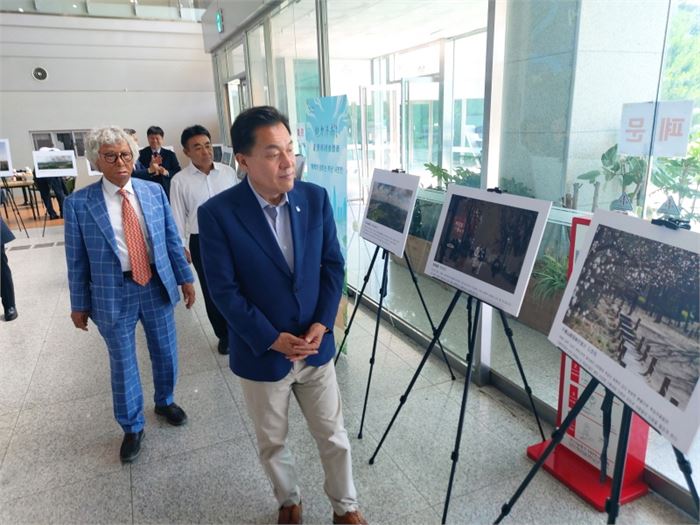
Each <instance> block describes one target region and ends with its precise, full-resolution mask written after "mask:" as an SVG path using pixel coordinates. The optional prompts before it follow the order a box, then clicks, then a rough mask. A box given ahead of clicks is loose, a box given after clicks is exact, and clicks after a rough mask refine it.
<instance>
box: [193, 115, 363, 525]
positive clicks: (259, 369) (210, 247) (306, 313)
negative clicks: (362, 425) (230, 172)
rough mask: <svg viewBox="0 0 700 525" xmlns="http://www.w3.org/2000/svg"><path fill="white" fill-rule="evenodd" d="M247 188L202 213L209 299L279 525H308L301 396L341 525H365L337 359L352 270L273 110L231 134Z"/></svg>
mask: <svg viewBox="0 0 700 525" xmlns="http://www.w3.org/2000/svg"><path fill="white" fill-rule="evenodd" d="M231 140H232V145H233V150H234V152H235V154H236V160H237V161H238V163H239V165H240V166H241V167H242V169H244V170H245V171H246V173H247V177H246V179H245V180H244V181H243V182H241V183H240V184H238V185H237V186H234V187H233V188H231V189H228V190H225V191H223V192H221V193H219V194H218V195H216V196H214V197H212V198H211V199H210V200H208V201H207V202H206V203H204V204H203V205H201V206H200V207H199V213H198V219H199V242H200V250H201V255H202V261H203V266H204V271H205V273H206V276H207V280H208V282H209V289H210V291H211V295H212V299H213V300H214V302H215V303H216V306H217V308H218V309H219V311H220V312H221V314H222V315H223V316H224V318H225V319H226V322H227V325H228V332H229V351H230V358H229V359H230V366H231V369H232V370H233V372H234V373H235V374H236V375H238V376H239V377H240V378H241V386H242V389H243V394H244V396H245V401H246V406H247V408H248V413H249V415H250V417H251V419H252V421H253V425H254V427H255V433H256V436H257V440H258V450H259V455H260V461H261V463H262V465H263V467H264V469H265V471H266V473H267V475H268V476H269V478H270V480H271V481H272V485H273V488H274V493H275V497H276V498H277V501H278V503H279V514H278V523H301V520H302V508H301V495H300V492H299V483H298V477H297V473H296V471H295V467H294V460H293V458H292V455H291V452H290V451H289V449H288V447H287V444H286V438H287V429H288V419H287V418H288V408H289V401H290V398H291V396H292V394H294V396H295V398H296V399H297V401H298V403H299V405H300V407H301V409H302V411H303V413H304V416H305V417H306V420H307V423H308V427H309V430H310V431H311V434H312V435H313V436H314V438H315V440H316V444H317V447H318V450H319V453H320V456H321V461H322V463H323V467H324V471H325V473H326V482H325V485H324V488H325V490H326V494H327V495H328V497H329V499H330V500H331V504H332V506H333V522H334V523H366V522H365V520H364V518H363V516H362V514H361V513H360V511H359V509H358V503H357V494H356V491H355V485H354V482H353V478H352V461H351V457H350V442H349V440H348V436H347V432H346V430H345V427H344V423H343V415H342V414H343V412H342V403H341V399H340V392H339V389H338V384H337V381H336V376H335V368H334V366H333V363H332V357H333V355H334V354H335V343H334V340H333V332H332V327H333V324H334V321H335V316H336V312H337V310H338V304H339V301H340V297H341V292H342V286H343V276H344V261H343V257H342V255H341V252H340V245H339V243H338V238H337V234H336V228H335V222H334V220H333V212H332V209H331V205H330V202H329V199H328V194H327V193H326V191H325V190H324V189H323V188H321V187H319V186H316V185H314V184H309V183H305V182H301V181H296V182H295V159H294V148H293V145H292V138H291V134H290V129H289V122H288V120H287V118H286V117H285V116H284V115H281V114H280V113H279V112H278V111H277V110H276V109H275V108H272V107H269V106H263V107H255V108H251V109H249V110H246V111H244V112H243V113H241V114H240V115H239V116H238V117H237V118H236V121H235V122H234V123H233V126H232V127H231Z"/></svg>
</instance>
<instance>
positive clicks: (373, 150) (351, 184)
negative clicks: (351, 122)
mask: <svg viewBox="0 0 700 525" xmlns="http://www.w3.org/2000/svg"><path fill="white" fill-rule="evenodd" d="M360 128H361V129H360V137H361V141H362V142H361V149H362V163H361V165H362V167H363V173H362V174H360V173H359V172H357V170H356V173H354V174H353V173H352V171H349V173H348V188H349V191H350V192H353V191H356V188H361V187H362V186H365V185H368V184H369V183H370V180H371V179H372V172H373V171H374V168H381V169H385V170H392V169H397V168H402V169H405V168H404V162H403V160H402V158H401V151H402V148H401V84H400V83H398V82H397V83H392V84H386V85H376V86H365V87H361V88H360ZM353 175H354V177H356V180H353ZM362 191H363V190H362V189H360V192H362ZM362 196H363V194H362V193H361V194H360V195H354V197H355V198H357V197H360V198H361V197H362ZM349 197H350V198H352V197H353V195H349Z"/></svg>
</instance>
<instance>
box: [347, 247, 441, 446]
mask: <svg viewBox="0 0 700 525" xmlns="http://www.w3.org/2000/svg"><path fill="white" fill-rule="evenodd" d="M380 249H381V250H382V259H383V260H384V267H383V270H382V282H381V287H380V289H379V305H378V307H377V316H376V322H375V326H374V341H373V342H372V355H371V357H370V359H369V374H368V375H367V389H366V391H365V400H364V403H363V407H362V419H361V420H360V431H359V433H358V435H357V438H358V439H362V430H363V428H364V424H365V414H366V412H367V401H368V399H369V390H370V386H371V383H372V372H373V370H374V361H375V356H376V352H377V341H378V339H379V323H380V321H381V317H382V309H383V307H384V297H386V294H387V283H388V269H389V251H388V250H387V249H386V248H380V247H379V246H377V247H376V248H375V250H374V255H372V260H371V262H370V263H369V268H368V269H367V273H366V274H365V276H364V278H363V283H362V288H361V289H360V293H359V294H358V296H357V298H356V299H355V308H354V309H353V311H352V315H351V316H350V322H349V323H348V326H347V327H346V328H345V335H344V336H343V340H342V342H341V343H340V346H339V347H338V353H337V355H336V357H335V362H336V363H337V362H338V359H339V358H340V354H341V352H342V350H343V347H344V346H345V341H346V340H347V337H348V334H349V333H350V328H351V327H352V323H353V321H354V320H355V314H356V313H357V309H358V308H359V306H360V302H361V301H362V297H363V296H364V293H365V288H366V287H367V283H368V282H369V278H370V275H372V269H373V268H374V263H375V262H376V260H377V255H379V250H380ZM404 260H405V261H406V266H407V267H408V271H409V272H410V274H411V280H412V281H413V284H414V285H415V287H416V291H417V292H418V297H419V298H420V302H421V304H422V305H423V310H424V311H425V315H426V317H427V318H428V322H429V323H430V327H431V329H432V330H433V336H434V337H436V338H437V340H438V344H439V345H440V349H441V350H442V356H443V359H444V360H445V364H446V365H447V369H448V370H449V372H450V376H451V377H452V380H453V381H454V379H455V375H454V373H453V372H452V367H451V366H450V361H449V359H448V358H447V354H446V353H445V349H444V348H443V346H442V343H440V342H439V335H438V336H435V334H436V332H437V329H436V328H435V325H434V324H433V319H432V317H431V316H430V312H429V311H428V305H427V304H426V303H425V299H424V298H423V293H422V292H421V290H420V286H418V278H417V277H416V274H415V273H414V272H413V267H412V266H411V261H410V260H409V258H408V255H407V254H406V253H405V252H404Z"/></svg>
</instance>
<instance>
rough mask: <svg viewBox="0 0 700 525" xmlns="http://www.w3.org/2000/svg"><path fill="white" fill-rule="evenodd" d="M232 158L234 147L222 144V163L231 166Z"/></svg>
mask: <svg viewBox="0 0 700 525" xmlns="http://www.w3.org/2000/svg"><path fill="white" fill-rule="evenodd" d="M232 160H233V148H229V147H228V146H221V161H220V162H221V164H226V165H227V166H230V165H231V161H232ZM215 162H216V161H215Z"/></svg>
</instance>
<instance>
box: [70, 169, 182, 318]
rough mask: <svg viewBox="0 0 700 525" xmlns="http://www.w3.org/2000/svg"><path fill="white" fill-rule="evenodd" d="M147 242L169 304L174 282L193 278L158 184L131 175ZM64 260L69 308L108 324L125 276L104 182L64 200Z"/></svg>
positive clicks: (118, 304)
mask: <svg viewBox="0 0 700 525" xmlns="http://www.w3.org/2000/svg"><path fill="white" fill-rule="evenodd" d="M131 184H132V185H133V188H134V193H136V196H137V198H138V200H139V203H140V204H141V210H142V211H143V216H144V220H145V222H146V227H147V229H148V234H149V236H150V240H151V250H152V253H153V258H154V264H155V267H156V272H157V273H158V277H160V280H161V282H162V283H163V285H164V286H165V290H166V292H167V294H168V298H169V299H170V303H171V304H173V305H174V304H176V303H177V302H178V301H179V299H180V295H179V293H178V289H177V285H179V284H183V283H191V282H194V278H193V276H192V271H191V270H190V267H189V265H188V264H187V260H186V259H185V255H184V249H183V246H182V241H181V240H180V235H179V234H178V231H177V226H176V225H175V221H174V219H173V215H172V211H171V210H170V205H169V204H168V200H167V198H166V196H165V192H164V191H163V188H161V187H160V185H158V184H154V183H151V182H145V181H142V180H138V179H134V178H132V179H131ZM63 214H64V217H65V240H66V261H67V264H68V286H69V289H70V302H71V310H72V311H74V312H89V313H90V317H91V318H92V320H93V321H94V322H95V323H97V324H98V325H100V324H103V325H105V326H107V325H112V324H114V322H115V321H116V319H117V316H118V315H119V311H120V309H121V304H122V289H123V286H124V275H123V273H122V268H121V264H120V263H119V257H118V256H117V242H116V240H115V237H114V230H113V229H112V225H111V223H110V222H109V215H108V213H107V205H106V204H105V199H104V195H103V193H102V180H100V181H99V182H96V183H95V184H91V185H90V186H87V187H86V188H83V189H82V190H80V191H77V192H75V193H73V194H71V195H70V196H69V197H68V198H67V199H66V201H65V203H64V209H63Z"/></svg>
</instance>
